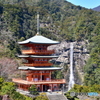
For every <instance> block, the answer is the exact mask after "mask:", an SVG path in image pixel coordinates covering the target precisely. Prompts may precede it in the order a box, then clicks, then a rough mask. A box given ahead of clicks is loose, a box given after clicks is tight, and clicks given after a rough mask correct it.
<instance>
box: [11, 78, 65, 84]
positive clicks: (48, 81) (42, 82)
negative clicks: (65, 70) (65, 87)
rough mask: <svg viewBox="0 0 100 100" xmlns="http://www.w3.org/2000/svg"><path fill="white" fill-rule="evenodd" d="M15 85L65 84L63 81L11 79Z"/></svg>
mask: <svg viewBox="0 0 100 100" xmlns="http://www.w3.org/2000/svg"><path fill="white" fill-rule="evenodd" d="M12 81H13V82H15V83H21V84H22V83H23V84H46V83H60V84H63V83H66V81H65V79H51V80H36V81H27V80H22V79H15V78H13V79H12Z"/></svg>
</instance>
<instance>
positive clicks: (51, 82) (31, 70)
mask: <svg viewBox="0 0 100 100" xmlns="http://www.w3.org/2000/svg"><path fill="white" fill-rule="evenodd" d="M18 43H19V44H20V45H23V46H24V47H25V50H22V54H23V55H20V56H19V57H21V58H24V59H25V60H26V61H27V62H26V63H24V66H21V67H19V68H18V69H20V70H25V71H27V75H26V80H23V79H13V82H15V83H17V85H18V88H19V89H22V90H28V88H29V87H30V86H31V85H32V84H35V85H36V87H37V89H38V91H47V90H48V89H51V90H52V91H55V90H59V85H60V84H64V83H65V79H53V78H52V77H51V75H52V72H53V71H55V70H61V68H59V67H52V65H53V64H52V63H50V62H49V60H50V59H51V58H56V57H57V56H53V55H52V54H54V50H48V49H47V47H48V46H50V45H53V44H58V43H59V42H57V41H53V40H50V39H48V38H46V37H44V36H42V35H36V36H34V37H32V38H30V39H27V40H25V41H22V42H18Z"/></svg>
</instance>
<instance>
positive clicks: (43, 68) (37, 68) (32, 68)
mask: <svg viewBox="0 0 100 100" xmlns="http://www.w3.org/2000/svg"><path fill="white" fill-rule="evenodd" d="M18 69H21V70H61V69H62V68H60V67H29V66H22V67H18Z"/></svg>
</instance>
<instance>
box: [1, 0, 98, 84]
mask: <svg viewBox="0 0 100 100" xmlns="http://www.w3.org/2000/svg"><path fill="white" fill-rule="evenodd" d="M37 12H39V14H40V33H41V34H42V35H43V36H46V37H48V38H51V39H54V40H59V41H62V40H64V41H67V42H74V41H77V42H79V41H88V42H89V46H88V48H87V49H88V50H89V54H90V58H89V59H88V60H87V61H86V65H85V66H84V72H85V75H84V85H87V86H92V85H95V84H97V85H99V84H100V12H96V11H93V10H92V9H86V8H83V7H81V6H75V5H73V4H71V3H69V2H67V1H65V0H28V1H27V0H0V67H1V69H3V66H4V64H3V62H2V59H3V60H5V58H6V59H9V60H11V59H17V60H18V58H17V55H18V54H20V53H21V52H20V47H19V45H18V44H17V42H18V41H22V40H25V39H28V38H30V37H32V36H34V35H35V34H36V31H37V26H36V22H37V21H36V16H37ZM18 64H19V63H18ZM15 68H16V64H15ZM1 69H0V72H1ZM14 70H15V69H14Z"/></svg>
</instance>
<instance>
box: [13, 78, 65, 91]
mask: <svg viewBox="0 0 100 100" xmlns="http://www.w3.org/2000/svg"><path fill="white" fill-rule="evenodd" d="M13 82H15V83H17V86H18V89H22V90H24V91H28V89H29V87H30V86H31V85H32V84H34V85H36V87H37V90H38V91H39V92H47V91H48V90H51V91H59V90H60V84H64V83H65V79H59V80H57V79H56V80H49V81H46V80H42V81H27V80H22V79H13Z"/></svg>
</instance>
